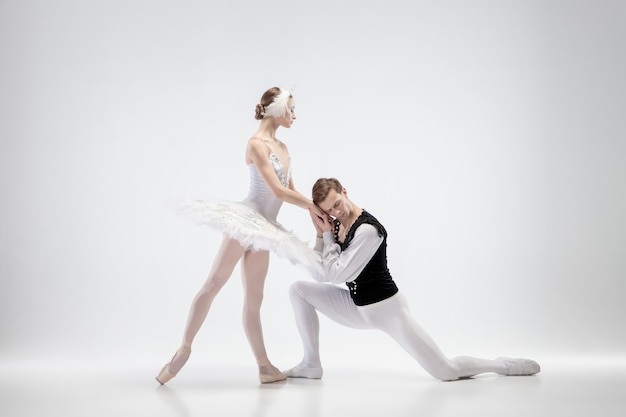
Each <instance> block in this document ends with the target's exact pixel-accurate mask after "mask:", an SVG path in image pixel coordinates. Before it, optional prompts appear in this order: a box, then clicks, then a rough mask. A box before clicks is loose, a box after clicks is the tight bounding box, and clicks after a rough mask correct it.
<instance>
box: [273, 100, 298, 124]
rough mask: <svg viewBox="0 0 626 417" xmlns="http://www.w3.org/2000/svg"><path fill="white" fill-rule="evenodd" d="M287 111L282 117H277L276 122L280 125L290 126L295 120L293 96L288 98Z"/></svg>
mask: <svg viewBox="0 0 626 417" xmlns="http://www.w3.org/2000/svg"><path fill="white" fill-rule="evenodd" d="M287 107H288V108H287V113H285V115H284V116H283V117H280V118H278V119H277V120H278V124H279V125H280V126H282V127H286V128H290V127H291V125H292V124H293V121H294V120H296V101H295V100H294V99H293V97H290V98H289V101H288V105H287Z"/></svg>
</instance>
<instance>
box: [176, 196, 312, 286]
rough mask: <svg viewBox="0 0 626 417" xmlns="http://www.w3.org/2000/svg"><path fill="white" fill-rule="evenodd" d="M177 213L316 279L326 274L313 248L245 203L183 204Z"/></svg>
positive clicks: (202, 202) (200, 201) (196, 201)
mask: <svg viewBox="0 0 626 417" xmlns="http://www.w3.org/2000/svg"><path fill="white" fill-rule="evenodd" d="M178 212H179V213H181V214H185V215H188V216H189V217H191V219H192V220H194V221H195V222H196V223H197V224H199V225H203V226H210V227H211V228H213V229H215V230H217V231H220V232H223V233H225V234H226V235H227V236H229V237H231V238H233V239H235V240H237V241H239V242H240V243H241V245H242V246H243V247H244V248H245V249H247V250H252V251H257V250H267V251H271V252H274V253H276V254H277V255H278V256H280V257H282V258H286V259H287V260H289V261H290V262H291V263H292V264H294V265H300V266H302V267H304V268H305V269H306V270H307V271H308V272H309V273H311V274H312V275H313V276H314V277H317V278H319V277H321V276H323V274H324V271H323V269H322V267H321V265H320V256H319V254H318V253H317V252H315V251H314V250H313V248H312V247H310V246H309V245H308V244H307V243H305V242H303V241H302V240H300V239H299V238H298V237H297V236H296V235H295V234H294V233H293V232H291V231H289V230H287V229H285V228H284V227H283V226H282V225H281V224H280V223H278V222H276V221H271V220H269V219H268V218H266V217H265V216H263V215H262V214H261V213H259V212H258V211H256V210H255V209H254V208H252V207H250V206H248V205H246V204H244V203H241V202H233V201H220V202H207V201H204V200H192V201H184V202H182V203H181V204H180V206H179V209H178Z"/></svg>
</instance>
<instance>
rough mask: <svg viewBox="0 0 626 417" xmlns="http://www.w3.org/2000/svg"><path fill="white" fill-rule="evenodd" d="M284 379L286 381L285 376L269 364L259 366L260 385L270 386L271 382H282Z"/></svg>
mask: <svg viewBox="0 0 626 417" xmlns="http://www.w3.org/2000/svg"><path fill="white" fill-rule="evenodd" d="M285 379H287V374H286V373H284V372H281V371H280V370H279V369H278V368H277V367H275V366H274V365H272V364H271V363H266V364H263V365H260V366H259V381H260V382H261V384H270V383H272V382H278V381H284V380H285Z"/></svg>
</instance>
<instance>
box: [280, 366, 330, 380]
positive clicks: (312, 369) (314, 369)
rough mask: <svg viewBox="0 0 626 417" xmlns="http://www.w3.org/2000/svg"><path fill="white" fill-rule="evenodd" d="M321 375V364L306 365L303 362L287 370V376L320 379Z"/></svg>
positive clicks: (322, 371) (322, 372) (322, 373)
mask: <svg viewBox="0 0 626 417" xmlns="http://www.w3.org/2000/svg"><path fill="white" fill-rule="evenodd" d="M322 375H324V370H323V369H322V367H321V366H319V367H318V366H308V365H307V364H304V363H301V364H299V365H296V366H294V367H293V368H291V369H290V370H288V371H287V376H288V377H289V378H308V379H321V378H322Z"/></svg>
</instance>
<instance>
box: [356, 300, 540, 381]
mask: <svg viewBox="0 0 626 417" xmlns="http://www.w3.org/2000/svg"><path fill="white" fill-rule="evenodd" d="M364 314H367V316H368V317H369V319H370V321H371V322H372V323H373V324H374V325H375V326H376V327H377V328H379V329H380V330H382V331H384V332H386V333H388V334H389V335H390V336H391V337H392V338H393V339H394V340H396V341H397V342H398V343H399V344H400V345H401V346H402V347H403V348H404V349H405V350H406V351H407V352H408V353H409V354H410V355H411V356H412V357H413V358H415V359H416V360H417V361H418V362H419V363H420V365H422V367H423V368H424V369H425V370H426V371H427V372H428V373H430V374H431V375H432V376H433V377H435V378H437V379H440V380H443V381H453V380H456V379H460V378H468V377H471V376H474V375H478V374H481V373H485V372H495V373H498V374H501V375H532V374H535V373H537V372H539V371H540V368H539V364H537V363H536V362H535V361H532V360H529V359H513V358H498V359H495V360H494V359H481V358H474V357H469V356H459V357H456V358H453V359H448V358H447V357H446V356H445V355H444V354H443V352H442V351H441V350H440V349H439V347H438V346H437V344H436V343H435V342H434V340H433V339H432V338H431V337H430V336H429V335H428V334H427V333H426V332H425V331H424V329H422V327H421V326H420V325H419V324H418V323H417V321H416V320H415V319H414V318H413V317H412V315H411V314H410V311H409V306H408V304H407V302H406V300H405V298H404V297H403V296H402V295H401V294H397V295H396V296H394V299H393V300H391V301H390V302H388V303H385V304H382V305H381V306H380V307H375V308H372V309H371V310H365V313H364Z"/></svg>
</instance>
